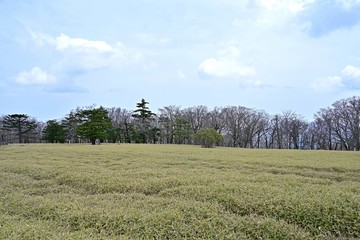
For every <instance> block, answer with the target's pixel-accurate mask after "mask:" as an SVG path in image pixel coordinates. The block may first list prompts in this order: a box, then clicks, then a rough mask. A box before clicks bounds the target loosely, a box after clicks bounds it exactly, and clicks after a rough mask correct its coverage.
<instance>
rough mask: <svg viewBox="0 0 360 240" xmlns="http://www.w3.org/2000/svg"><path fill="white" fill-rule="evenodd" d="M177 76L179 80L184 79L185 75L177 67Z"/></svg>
mask: <svg viewBox="0 0 360 240" xmlns="http://www.w3.org/2000/svg"><path fill="white" fill-rule="evenodd" d="M177 78H178V79H180V80H185V79H186V78H187V77H186V75H185V73H184V72H183V71H181V70H180V69H179V70H177Z"/></svg>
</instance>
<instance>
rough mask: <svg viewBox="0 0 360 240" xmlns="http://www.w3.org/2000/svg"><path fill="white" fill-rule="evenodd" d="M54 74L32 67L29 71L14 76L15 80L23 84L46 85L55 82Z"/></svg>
mask: <svg viewBox="0 0 360 240" xmlns="http://www.w3.org/2000/svg"><path fill="white" fill-rule="evenodd" d="M56 81H57V79H56V77H55V76H53V75H50V74H48V73H47V72H46V71H44V70H42V69H41V68H39V67H34V68H33V69H31V71H29V72H26V71H24V72H20V73H19V74H18V76H17V77H16V82H18V83H20V84H24V85H47V84H53V83H56Z"/></svg>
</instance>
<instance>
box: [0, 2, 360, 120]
mask: <svg viewBox="0 0 360 240" xmlns="http://www.w3.org/2000/svg"><path fill="white" fill-rule="evenodd" d="M352 96H360V0H288V1H286V0H221V1H219V0H132V1H125V0H102V1H92V0H76V1H74V0H27V1H13V0H0V115H6V114H12V113H25V114H28V115H30V116H32V117H34V118H36V119H38V120H39V121H47V120H50V119H61V118H63V117H65V116H66V114H68V113H69V112H70V111H71V110H72V109H76V108H77V107H85V106H91V105H94V104H95V105H96V106H104V107H109V108H110V107H121V108H125V109H128V110H134V109H135V108H136V103H137V102H140V100H141V99H142V98H144V99H145V100H146V101H148V102H149V108H150V109H151V110H152V111H153V112H155V113H156V112H158V109H159V108H163V107H165V106H169V105H176V106H180V107H181V108H187V107H192V106H198V105H205V106H207V107H208V108H209V109H212V108H213V107H215V106H218V107H226V106H245V107H249V108H254V109H257V110H264V111H266V112H267V113H269V114H277V113H282V112H283V111H287V110H291V111H294V112H296V113H297V114H299V115H301V116H303V117H304V118H305V119H307V120H309V121H312V120H313V115H314V114H315V113H316V112H317V111H319V110H320V109H321V108H325V107H329V106H331V104H332V103H334V102H335V101H337V100H340V99H345V98H348V97H352Z"/></svg>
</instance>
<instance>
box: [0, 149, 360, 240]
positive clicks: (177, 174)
mask: <svg viewBox="0 0 360 240" xmlns="http://www.w3.org/2000/svg"><path fill="white" fill-rule="evenodd" d="M359 238H360V152H340V151H298V150H260V149H239V148H213V149H204V148H200V147H198V146H185V145H150V144H148V145H135V144H102V145H97V146H91V145H82V144H73V145H72V144H32V145H7V146H0V239H359Z"/></svg>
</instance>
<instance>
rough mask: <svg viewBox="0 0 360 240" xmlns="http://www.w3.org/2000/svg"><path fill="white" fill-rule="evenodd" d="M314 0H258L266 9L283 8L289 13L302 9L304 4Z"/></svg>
mask: <svg viewBox="0 0 360 240" xmlns="http://www.w3.org/2000/svg"><path fill="white" fill-rule="evenodd" d="M314 1H315V0H288V1H284V0H259V1H258V2H259V4H260V5H261V6H263V7H264V8H265V9H267V10H285V11H288V12H291V13H294V14H296V13H299V12H301V11H303V10H304V9H305V7H306V5H308V4H311V3H313V2H314Z"/></svg>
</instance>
